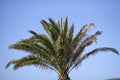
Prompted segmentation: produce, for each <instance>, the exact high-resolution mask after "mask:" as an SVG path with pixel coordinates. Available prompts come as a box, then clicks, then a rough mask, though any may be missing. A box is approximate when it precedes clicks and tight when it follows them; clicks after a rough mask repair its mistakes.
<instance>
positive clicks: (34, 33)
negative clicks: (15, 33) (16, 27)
mask: <svg viewBox="0 0 120 80" xmlns="http://www.w3.org/2000/svg"><path fill="white" fill-rule="evenodd" d="M29 32H30V33H31V34H33V35H34V36H36V35H37V33H36V32H34V31H33V30H29Z"/></svg>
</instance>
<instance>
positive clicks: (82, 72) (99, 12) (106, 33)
mask: <svg viewBox="0 0 120 80" xmlns="http://www.w3.org/2000/svg"><path fill="white" fill-rule="evenodd" d="M66 16H68V18H69V25H71V24H72V23H74V24H75V32H74V34H76V33H77V32H78V31H79V29H80V28H81V27H82V26H83V25H84V24H87V23H91V22H93V23H95V24H96V28H93V29H92V30H91V31H90V32H89V34H92V33H93V32H95V31H96V30H100V31H103V33H102V35H100V36H98V43H97V44H95V43H94V44H93V45H92V46H91V47H87V49H86V52H88V51H90V50H92V49H94V48H96V47H104V46H109V47H114V48H116V49H117V50H118V51H119V52H120V42H119V41H120V35H119V34H120V0H37V1H36V0H19V1H18V0H0V80H57V75H56V73H55V72H53V71H49V70H48V71H47V70H45V71H44V70H41V69H39V68H36V67H34V66H27V67H22V68H20V69H18V70H16V71H14V70H13V69H12V67H13V66H10V67H9V68H8V69H5V65H6V64H7V62H9V61H10V60H11V59H17V58H21V57H23V56H25V55H27V53H25V52H22V51H17V50H9V49H8V46H9V45H10V44H12V43H15V42H17V41H19V40H20V39H25V38H29V37H30V36H31V34H29V33H28V30H34V31H36V32H38V33H45V31H44V30H43V27H42V25H41V24H40V20H41V19H45V20H47V18H53V19H55V20H57V19H60V18H61V17H62V18H63V19H65V17H66ZM70 77H71V79H72V80H105V79H108V78H120V56H117V55H115V54H113V53H112V52H105V53H99V54H97V55H94V56H91V57H89V58H88V59H87V60H85V61H84V62H83V63H82V65H81V66H80V67H79V68H78V69H74V70H73V71H72V72H71V73H70Z"/></svg>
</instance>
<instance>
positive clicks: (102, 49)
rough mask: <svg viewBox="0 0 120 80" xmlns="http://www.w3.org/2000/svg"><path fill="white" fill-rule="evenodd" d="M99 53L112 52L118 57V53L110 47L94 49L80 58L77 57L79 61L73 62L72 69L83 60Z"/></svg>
mask: <svg viewBox="0 0 120 80" xmlns="http://www.w3.org/2000/svg"><path fill="white" fill-rule="evenodd" d="M100 51H112V52H114V53H115V54H117V55H119V52H118V51H117V50H116V49H115V48H110V47H101V48H96V49H94V50H92V51H90V52H88V53H87V54H84V55H83V56H82V57H79V59H78V60H77V61H76V62H75V64H74V66H73V67H72V69H74V68H75V67H77V66H78V65H79V64H80V63H81V62H82V61H83V60H85V59H87V58H88V57H89V56H91V55H94V54H97V52H100ZM72 69H71V70H72Z"/></svg>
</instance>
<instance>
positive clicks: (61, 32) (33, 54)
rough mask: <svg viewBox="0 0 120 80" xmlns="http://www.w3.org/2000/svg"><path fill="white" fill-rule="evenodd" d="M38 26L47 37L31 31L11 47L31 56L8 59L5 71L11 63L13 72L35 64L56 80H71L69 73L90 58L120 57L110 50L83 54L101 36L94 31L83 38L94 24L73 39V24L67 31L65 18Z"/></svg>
mask: <svg viewBox="0 0 120 80" xmlns="http://www.w3.org/2000/svg"><path fill="white" fill-rule="evenodd" d="M41 24H42V26H43V27H44V29H45V31H46V32H47V33H48V35H45V34H38V33H36V32H34V31H32V30H30V31H29V32H30V33H31V34H33V36H32V37H30V38H28V39H23V40H20V41H19V42H17V43H15V44H12V45H10V46H9V48H10V49H17V50H22V51H25V52H28V53H30V54H29V55H27V56H25V57H23V58H20V59H16V60H11V61H10V62H9V63H8V64H7V65H6V68H8V67H9V66H10V64H13V65H14V69H15V70H16V69H18V68H20V67H23V66H28V65H35V66H36V67H39V68H42V69H50V70H54V71H55V72H56V73H57V74H58V80H70V77H69V73H70V72H71V71H72V70H73V69H74V68H76V67H78V66H79V65H80V64H81V63H82V62H83V61H84V60H85V59H87V58H88V57H89V56H90V55H94V54H96V53H97V52H100V51H112V52H114V53H116V54H119V52H118V51H117V50H116V49H114V48H109V47H101V48H96V49H94V50H92V51H90V52H88V53H86V54H83V52H84V50H85V48H86V47H87V46H89V45H91V44H92V43H94V42H96V40H97V39H96V37H97V36H98V35H100V34H101V31H97V32H95V34H93V35H90V36H88V35H87V36H86V34H87V32H88V30H90V29H91V28H93V27H94V26H95V25H94V24H93V23H90V24H86V25H85V26H83V27H82V28H81V29H80V31H79V32H78V33H77V35H76V36H74V37H73V32H74V24H72V26H71V27H70V28H69V29H68V17H66V19H65V21H62V19H61V21H57V22H55V21H54V20H53V19H51V18H49V22H47V21H45V20H42V21H41Z"/></svg>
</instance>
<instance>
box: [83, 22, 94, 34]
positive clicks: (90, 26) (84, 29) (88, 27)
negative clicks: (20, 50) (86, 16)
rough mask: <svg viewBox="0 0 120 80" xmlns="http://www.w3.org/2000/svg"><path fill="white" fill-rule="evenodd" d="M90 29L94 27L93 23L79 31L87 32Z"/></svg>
mask: <svg viewBox="0 0 120 80" xmlns="http://www.w3.org/2000/svg"><path fill="white" fill-rule="evenodd" d="M92 27H95V24H94V23H90V24H86V25H84V26H83V27H82V29H81V32H86V31H88V30H89V29H91V28H92Z"/></svg>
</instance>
